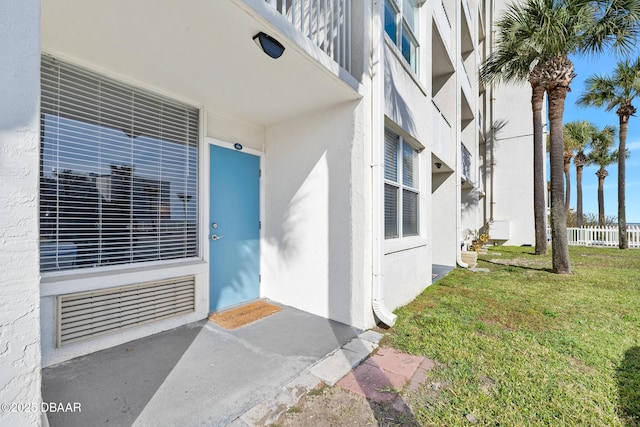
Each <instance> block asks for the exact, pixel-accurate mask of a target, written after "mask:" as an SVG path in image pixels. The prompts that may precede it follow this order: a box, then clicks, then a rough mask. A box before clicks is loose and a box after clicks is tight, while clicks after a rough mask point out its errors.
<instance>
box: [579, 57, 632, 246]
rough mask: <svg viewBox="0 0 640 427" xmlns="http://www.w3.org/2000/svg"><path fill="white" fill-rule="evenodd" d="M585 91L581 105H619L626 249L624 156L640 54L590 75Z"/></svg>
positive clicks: (621, 231)
mask: <svg viewBox="0 0 640 427" xmlns="http://www.w3.org/2000/svg"><path fill="white" fill-rule="evenodd" d="M585 85H586V91H585V92H584V93H583V94H582V95H581V96H580V98H579V99H578V105H583V106H595V107H605V110H606V111H612V110H613V109H616V114H617V115H618V119H619V121H620V132H619V134H618V136H619V143H618V154H619V155H618V247H619V248H620V249H627V248H628V247H629V242H628V241H627V216H626V201H625V158H626V154H625V155H622V153H626V152H627V133H628V130H629V118H630V117H631V116H633V115H634V114H635V113H636V107H634V106H633V104H632V102H633V101H634V99H635V98H637V97H638V96H640V58H638V59H636V60H635V61H633V62H632V61H630V60H629V59H625V60H624V61H621V62H619V63H618V65H617V67H616V68H615V70H613V73H612V74H611V75H610V76H600V75H593V76H591V77H589V78H587V80H586V82H585Z"/></svg>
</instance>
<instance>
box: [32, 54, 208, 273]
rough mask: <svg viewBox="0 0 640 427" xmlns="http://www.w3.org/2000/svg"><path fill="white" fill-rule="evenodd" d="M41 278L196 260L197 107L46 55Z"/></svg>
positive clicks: (42, 159) (41, 183)
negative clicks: (57, 273) (51, 273)
mask: <svg viewBox="0 0 640 427" xmlns="http://www.w3.org/2000/svg"><path fill="white" fill-rule="evenodd" d="M41 80H42V101H41V102H42V108H41V146H40V237H41V239H40V240H41V243H40V251H41V258H40V264H41V271H43V272H45V271H52V270H69V269H80V268H91V267H98V266H104V265H113V264H131V263H139V262H145V261H154V260H164V259H175V258H187V257H194V256H197V254H198V239H197V234H198V233H197V230H198V215H197V212H198V197H197V195H198V175H197V172H198V132H199V112H198V110H197V109H196V108H193V107H190V106H187V105H183V104H181V103H179V102H175V101H172V100H170V99H167V98H164V97H161V96H158V95H155V94H152V93H150V92H147V91H144V90H140V89H137V88H135V87H132V86H129V85H126V84H122V83H120V82H117V81H115V80H112V79H110V78H107V77H104V76H101V75H99V74H96V73H93V72H90V71H87V70H85V69H82V68H80V67H77V66H74V65H71V64H68V63H65V62H61V61H59V60H56V59H54V58H51V57H48V56H45V57H43V59H42V67H41Z"/></svg>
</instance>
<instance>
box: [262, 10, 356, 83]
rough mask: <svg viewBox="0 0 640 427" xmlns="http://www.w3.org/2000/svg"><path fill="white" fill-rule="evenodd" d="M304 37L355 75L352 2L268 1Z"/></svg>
mask: <svg viewBox="0 0 640 427" xmlns="http://www.w3.org/2000/svg"><path fill="white" fill-rule="evenodd" d="M266 2H267V3H268V4H269V5H271V6H272V7H273V8H274V9H276V10H277V11H278V12H280V13H281V14H282V16H284V17H285V18H286V19H287V21H289V22H290V23H291V24H292V25H293V26H294V27H296V28H297V29H298V30H299V31H300V32H301V33H302V34H304V35H305V36H306V37H308V38H309V39H310V40H312V41H313V42H314V43H315V44H316V45H317V46H318V47H319V48H320V49H322V50H323V51H324V52H325V53H326V54H327V55H329V56H330V57H331V58H333V60H334V61H336V62H337V63H338V64H339V65H340V66H341V67H342V68H344V69H345V70H347V71H348V72H349V73H351V1H350V0H266Z"/></svg>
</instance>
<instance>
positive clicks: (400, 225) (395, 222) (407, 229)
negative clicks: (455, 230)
mask: <svg viewBox="0 0 640 427" xmlns="http://www.w3.org/2000/svg"><path fill="white" fill-rule="evenodd" d="M384 178H385V182H384V225H385V227H384V230H385V231H384V235H385V238H386V239H394V238H398V237H400V236H402V237H408V236H416V235H418V231H419V230H418V195H419V191H418V151H417V150H416V149H415V148H413V147H412V146H411V145H409V144H407V143H406V142H405V141H404V139H403V138H402V137H400V136H399V135H396V134H395V133H393V132H391V131H389V130H386V131H385V135H384Z"/></svg>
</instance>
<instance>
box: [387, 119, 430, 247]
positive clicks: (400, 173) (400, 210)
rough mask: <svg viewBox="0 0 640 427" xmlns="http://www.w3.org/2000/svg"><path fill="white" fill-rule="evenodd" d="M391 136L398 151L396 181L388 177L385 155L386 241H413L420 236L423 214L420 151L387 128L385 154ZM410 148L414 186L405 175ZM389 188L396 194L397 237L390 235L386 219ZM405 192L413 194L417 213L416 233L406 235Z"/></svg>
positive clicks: (396, 156)
mask: <svg viewBox="0 0 640 427" xmlns="http://www.w3.org/2000/svg"><path fill="white" fill-rule="evenodd" d="M389 136H392V137H393V139H394V140H395V141H396V147H395V148H396V149H395V162H396V164H395V172H396V179H395V180H393V179H390V178H388V177H387V173H386V172H387V168H388V165H387V158H386V155H385V164H384V166H385V167H384V169H385V173H384V191H385V194H384V195H383V198H384V211H385V219H384V223H385V231H384V238H385V240H386V241H400V240H404V239H411V238H415V237H419V236H420V232H421V227H420V214H421V209H420V149H418V148H416V146H415V145H414V144H411V143H410V142H409V141H407V140H406V138H404V137H403V136H402V135H399V134H398V133H396V132H394V131H392V130H390V129H388V128H385V138H384V144H385V153H386V144H387V139H388V137H389ZM406 148H408V149H410V150H411V153H412V154H413V165H412V168H413V181H414V185H408V184H406V183H405V181H406V180H405V175H406V174H407V171H406V169H405V162H404V152H405V149H406ZM387 188H395V190H396V191H395V193H396V209H395V211H396V213H395V219H396V221H395V222H396V224H395V231H396V233H395V235H388V230H387V217H386V211H387V200H386V190H387ZM405 192H409V193H411V194H413V195H414V196H415V200H416V202H415V212H413V214H414V215H415V218H416V219H415V232H412V233H411V234H406V233H405V221H404V214H405V212H404V208H405V206H404V195H405Z"/></svg>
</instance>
